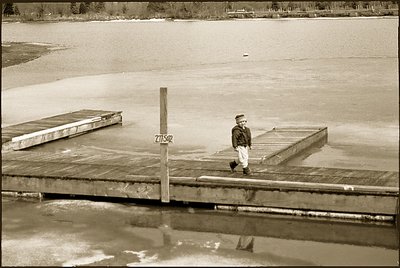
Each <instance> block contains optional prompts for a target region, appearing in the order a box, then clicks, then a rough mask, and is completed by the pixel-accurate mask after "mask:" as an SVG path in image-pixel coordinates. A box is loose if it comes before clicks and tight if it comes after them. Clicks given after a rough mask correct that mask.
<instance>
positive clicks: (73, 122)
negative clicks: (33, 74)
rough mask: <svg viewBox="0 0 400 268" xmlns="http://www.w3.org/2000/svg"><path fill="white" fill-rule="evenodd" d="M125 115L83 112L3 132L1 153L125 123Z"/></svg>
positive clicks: (50, 118) (17, 126)
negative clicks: (123, 120) (123, 121)
mask: <svg viewBox="0 0 400 268" xmlns="http://www.w3.org/2000/svg"><path fill="white" fill-rule="evenodd" d="M121 113H122V112H121V111H118V112H115V111H102V110H80V111H76V112H71V113H66V114H60V115H56V116H51V117H47V118H42V119H40V120H35V121H30V122H25V123H22V124H18V125H13V126H9V127H5V128H2V129H1V143H2V146H1V150H2V151H8V150H20V149H25V148H28V147H32V146H35V145H39V144H43V143H46V142H50V141H54V140H57V139H61V138H66V137H69V136H74V135H79V134H82V133H85V132H88V131H92V130H95V129H98V128H101V127H105V126H109V125H113V124H118V123H121V122H122V115H121Z"/></svg>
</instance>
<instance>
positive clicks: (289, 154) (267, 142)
mask: <svg viewBox="0 0 400 268" xmlns="http://www.w3.org/2000/svg"><path fill="white" fill-rule="evenodd" d="M327 140H328V129H327V128H326V127H284V128H283V127H281V128H273V129H272V130H270V131H268V132H266V133H264V134H262V135H259V136H257V137H254V138H253V140H252V148H253V149H252V150H251V152H250V158H249V163H262V164H266V165H279V164H283V163H285V162H286V161H288V160H290V159H292V158H293V157H296V156H298V155H299V154H300V153H302V152H303V151H304V150H306V149H308V148H310V147H311V146H313V145H315V144H317V143H318V144H322V143H326V141H327ZM236 157H237V156H236V152H235V151H234V150H233V148H227V149H225V150H223V151H220V152H217V153H215V154H213V155H211V156H208V157H205V159H219V160H222V159H223V160H227V161H232V160H233V159H235V158H236Z"/></svg>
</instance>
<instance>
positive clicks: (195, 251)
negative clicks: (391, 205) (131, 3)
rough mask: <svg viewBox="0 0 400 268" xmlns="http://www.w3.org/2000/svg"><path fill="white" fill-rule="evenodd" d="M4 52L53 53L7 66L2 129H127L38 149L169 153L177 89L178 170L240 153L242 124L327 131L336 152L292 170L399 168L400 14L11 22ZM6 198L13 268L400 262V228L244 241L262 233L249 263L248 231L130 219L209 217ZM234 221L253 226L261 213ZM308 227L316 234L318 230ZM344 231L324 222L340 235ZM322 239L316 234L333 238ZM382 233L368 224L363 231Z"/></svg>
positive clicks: (174, 149) (325, 150) (322, 152)
mask: <svg viewBox="0 0 400 268" xmlns="http://www.w3.org/2000/svg"><path fill="white" fill-rule="evenodd" d="M2 41H3V42H32V43H38V44H49V45H52V46H54V50H53V51H52V52H51V53H49V54H47V55H45V56H42V57H40V58H38V59H36V60H33V61H31V62H28V63H25V64H21V65H17V66H11V67H7V68H3V69H2V99H1V101H2V103H1V104H2V108H1V109H2V127H4V126H7V125H12V124H16V123H21V122H25V121H29V120H36V119H38V118H42V117H47V116H52V115H55V114H60V113H65V112H70V111H75V110H79V109H103V110H121V111H123V124H122V126H115V127H110V128H107V129H103V130H101V131H95V132H92V133H90V134H86V135H82V136H79V137H76V138H73V139H69V140H62V141H59V142H54V143H49V144H46V145H44V146H39V147H37V148H34V149H32V150H37V151H65V152H70V153H74V152H85V151H91V152H96V151H97V152H99V153H101V152H117V153H123V154H132V155H139V154H154V155H158V153H159V147H158V146H157V145H155V144H153V135H154V134H155V133H158V131H159V95H158V94H159V88H160V87H168V106H169V107H168V109H169V110H168V113H169V118H168V128H169V132H170V133H172V134H174V139H175V143H174V144H173V145H171V146H170V150H169V151H170V155H171V157H176V158H177V157H184V158H195V157H199V156H204V155H208V154H211V153H213V152H215V151H218V150H221V149H225V148H227V147H229V146H230V129H231V128H232V126H233V125H234V119H233V118H234V116H235V114H237V113H245V114H246V115H247V118H248V121H249V123H248V125H249V127H251V128H252V132H253V135H254V136H256V135H258V134H261V133H263V132H265V131H268V130H270V129H271V128H273V127H275V126H277V127H279V126H288V125H290V126H309V125H312V126H327V127H328V136H329V137H328V143H327V144H326V145H325V146H323V147H321V148H315V149H314V150H313V151H312V152H310V153H309V154H308V155H305V156H303V157H302V158H300V159H295V160H293V161H292V162H291V163H289V164H290V165H306V166H323V167H339V168H355V169H372V170H393V171H398V148H399V147H398V145H399V144H398V141H399V133H398V119H399V118H398V116H399V108H398V103H399V96H398V88H399V82H398V57H397V52H398V18H397V17H393V18H392V17H387V18H344V19H277V20H237V21H174V22H165V21H114V22H73V23H71V22H60V23H28V24H25V23H6V24H4V23H3V24H2ZM244 53H247V54H248V55H249V56H248V57H243V54H244ZM2 200H3V204H2V205H3V211H2V212H3V215H2V222H3V227H2V228H3V229H2V264H3V265H74V264H99V263H100V264H102V263H103V264H104V263H105V264H107V265H127V264H129V265H144V264H150V265H185V264H189V265H285V264H286V265H296V264H297V265H341V264H350V265H368V264H376V265H396V264H397V261H398V244H397V243H396V242H393V240H392V239H393V238H397V240H398V235H397V230H396V228H395V226H391V227H387V226H386V227H382V228H378V229H373V230H375V232H376V237H375V238H372V242H371V238H365V237H363V236H362V237H361V238H358V239H355V240H357V241H354V239H353V240H352V239H350V241H346V240H340V239H338V237H339V238H340V235H339V234H337V235H329V232H327V234H328V235H326V236H324V235H320V236H317V237H307V236H305V237H301V233H303V232H302V231H300V233H298V232H297V233H296V230H302V229H301V228H299V227H298V226H293V227H290V226H289V225H288V226H286V228H285V229H282V230H280V232H279V230H278V231H277V233H278V234H277V235H276V236H275V235H274V236H271V234H270V233H268V232H256V226H257V224H250V227H247V228H248V230H247V231H246V233H247V234H251V233H252V232H253V234H255V235H254V236H252V237H253V238H255V240H254V246H253V252H249V251H243V250H239V251H238V250H236V246H237V243H238V240H239V238H240V236H241V234H240V231H238V230H239V229H240V228H238V229H235V230H234V231H232V232H230V233H224V232H222V231H221V229H219V228H220V226H219V227H218V226H215V228H214V229H213V228H211V227H210V230H208V231H204V230H196V229H193V228H188V227H185V228H183V227H182V228H181V227H179V225H177V224H175V225H172V226H175V228H176V229H171V228H164V227H165V224H163V221H161V222H160V225H159V226H158V227H155V226H152V225H151V222H153V221H151V220H148V221H147V222H146V220H144V223H142V224H138V223H137V222H136V221H135V220H132V219H137V218H141V217H143V218H144V219H146V217H148V214H151V215H153V214H154V215H163V214H167V215H170V214H172V215H175V214H178V215H181V214H183V215H186V214H185V213H188V215H189V214H190V215H189V216H192V217H186V218H193V217H194V215H199V217H194V218H196V219H198V220H197V221H194V222H191V223H192V224H193V226H196V225H199V224H201V223H203V224H204V220H205V219H208V216H207V215H205V214H204V211H205V210H201V209H200V210H198V209H194V208H190V207H189V208H182V209H179V208H176V210H175V209H173V208H170V207H169V208H168V209H166V208H165V207H157V206H149V207H144V206H141V205H134V204H129V205H122V204H117V203H110V202H104V203H103V202H92V201H84V200H64V199H63V200H44V201H42V202H39V201H37V202H36V201H22V200H17V199H13V198H4V197H3V199H2ZM210 213H211V212H210ZM231 216H232V217H233V218H235V217H236V220H237V221H251V222H253V220H254V215H253V216H252V215H248V214H244V215H236V214H232V215H231ZM160 217H161V216H160ZM257 217H260V219H259V220H257ZM264 217H266V216H259V215H257V216H256V219H255V222H257V221H259V222H260V223H263V224H265V222H264V220H263V219H264ZM167 218H168V217H167ZM181 218H182V221H183V222H185V221H188V220H185V217H181ZM243 218H244V220H243ZM267 218H268V217H267ZM250 219H251V220H250ZM214 220H215V221H217V222H220V221H219V220H218V218H216V219H215V218H211V220H210V222H213V221H214ZM280 220H282V221H285V220H287V219H286V218H283V219H280ZM234 221H235V220H233V222H234ZM304 221H305V222H307V221H310V226H314V225H313V224H312V223H313V221H314V220H310V219H308V220H307V219H304ZM167 222H168V221H167ZM146 224H147V225H146ZM220 224H221V223H220ZM337 224H338V223H335V222H330V221H326V226H330V225H331V226H332V227H334V229H335V228H336V227H335V226H337ZM226 225H227V226H229V225H230V221H227V222H226ZM245 225H246V224H245ZM167 226H169V227H171V225H169V224H167ZM323 226H324V225H321V226H320V225H318V227H316V229H320V231H321V232H320V233H324V228H325V227H323ZM340 226H343V225H340ZM344 226H347V229H346V227H344V230H351V228H354V224H352V223H347V225H346V224H345V225H344ZM217 227H218V228H217ZM375 227H376V226H375V225H370V224H361V225H360V226H357V228H356V230H365V228H375ZM291 228H292V229H291ZM337 228H339V227H337ZM385 228H386V229H385ZM166 230H167V231H166ZM222 230H223V228H222ZM288 230H289V231H292V233H293V235H292V236H290V235H287V232H288ZM327 230H331V229H329V228H328V229H327ZM335 230H336V229H335ZM377 230H378V231H377ZM303 231H304V233H306V234H307V232H306V230H303ZM381 232H383V233H385V232H389V233H390V234H391V235H388V236H385V235H382V233H381ZM165 233H167V234H168V235H167V236H166V235H165ZM289 233H290V232H289ZM378 237H384V239H383V240H384V241H385V242H382V241H379V239H378ZM243 239H244V238H243ZM397 240H396V241H397ZM393 244H394V246H393ZM38 252H40V254H38Z"/></svg>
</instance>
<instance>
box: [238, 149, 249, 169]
mask: <svg viewBox="0 0 400 268" xmlns="http://www.w3.org/2000/svg"><path fill="white" fill-rule="evenodd" d="M237 149H238V151H237V152H238V158H237V159H236V163H239V164H240V165H242V167H243V168H246V167H247V166H248V165H249V147H248V146H238V147H237Z"/></svg>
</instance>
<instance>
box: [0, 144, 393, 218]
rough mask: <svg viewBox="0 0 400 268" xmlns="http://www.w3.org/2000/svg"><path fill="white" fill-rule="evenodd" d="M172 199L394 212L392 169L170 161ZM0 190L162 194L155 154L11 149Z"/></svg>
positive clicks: (140, 196)
mask: <svg viewBox="0 0 400 268" xmlns="http://www.w3.org/2000/svg"><path fill="white" fill-rule="evenodd" d="M169 170H170V171H169V172H170V199H171V200H174V201H185V202H200V203H211V204H222V205H223V204H225V205H233V206H255V207H272V208H281V209H300V210H314V211H328V212H342V213H361V214H372V215H391V216H394V215H397V214H398V193H399V182H398V179H399V176H398V172H389V171H368V170H346V169H333V168H313V167H289V166H279V165H265V164H254V165H253V171H254V173H253V175H252V176H251V177H250V178H248V177H244V175H243V174H242V173H239V172H237V173H231V172H230V169H229V166H228V165H227V163H226V162H225V161H222V162H221V161H201V160H198V161H193V160H171V161H170V164H169ZM2 189H3V191H17V192H18V191H19V192H41V193H60V194H75V195H89V196H111V197H126V198H134V199H136V198H137V199H148V200H160V197H161V195H160V160H159V159H155V158H132V157H129V156H122V155H114V154H101V155H73V154H67V153H66V154H62V153H58V154H53V153H35V152H28V151H26V152H24V151H15V152H9V153H6V154H3V159H2Z"/></svg>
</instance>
